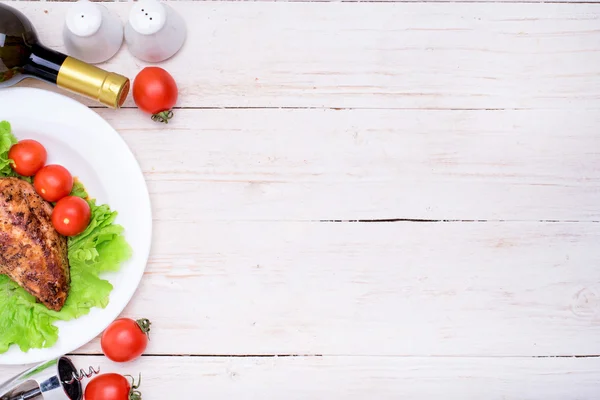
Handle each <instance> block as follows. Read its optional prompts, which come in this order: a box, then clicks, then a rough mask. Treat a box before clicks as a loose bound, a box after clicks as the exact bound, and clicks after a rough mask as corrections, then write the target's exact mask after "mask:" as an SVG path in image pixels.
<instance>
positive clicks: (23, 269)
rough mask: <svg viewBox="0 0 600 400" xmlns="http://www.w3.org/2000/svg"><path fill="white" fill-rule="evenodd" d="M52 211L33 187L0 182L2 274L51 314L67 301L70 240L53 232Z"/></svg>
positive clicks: (19, 182)
mask: <svg viewBox="0 0 600 400" xmlns="http://www.w3.org/2000/svg"><path fill="white" fill-rule="evenodd" d="M51 214H52V207H51V206H50V204H49V203H47V202H46V201H44V199H42V198H41V197H40V196H39V195H38V194H37V193H36V192H35V189H34V188H33V185H31V184H30V183H28V182H26V181H24V180H22V179H18V178H0V274H6V275H8V276H9V277H10V278H11V279H12V280H14V281H15V282H16V283H17V284H19V285H20V286H21V287H22V288H24V289H25V290H27V291H28V292H29V293H31V294H32V295H33V296H35V298H37V299H38V300H39V301H40V302H41V303H42V304H44V305H45V306H46V307H48V308H49V309H51V310H55V311H60V310H61V309H62V307H63V305H64V304H65V301H66V300H67V294H68V292H69V284H70V276H69V261H68V258H67V239H66V238H65V237H64V236H62V235H60V234H59V233H58V232H56V230H55V229H54V226H53V225H52V221H51V219H50V216H51Z"/></svg>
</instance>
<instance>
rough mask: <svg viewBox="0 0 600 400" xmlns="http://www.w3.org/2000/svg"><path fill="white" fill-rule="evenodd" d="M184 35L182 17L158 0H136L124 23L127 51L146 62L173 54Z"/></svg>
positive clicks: (183, 40)
mask: <svg viewBox="0 0 600 400" xmlns="http://www.w3.org/2000/svg"><path fill="white" fill-rule="evenodd" d="M185 39H186V27H185V21H184V20H183V18H182V17H181V15H179V13H177V12H176V11H175V10H174V9H173V8H172V7H171V6H169V5H167V4H166V3H164V2H161V1H160V0H139V1H137V2H135V4H134V5H133V6H132V8H131V10H130V13H129V19H128V21H127V24H126V25H125V42H126V43H127V47H128V49H129V52H130V53H131V54H132V55H133V56H134V57H136V58H139V59H140V60H143V61H147V62H154V63H156V62H161V61H164V60H166V59H168V58H171V57H172V56H173V55H175V54H176V53H177V52H178V51H179V49H181V47H182V46H183V43H184V42H185Z"/></svg>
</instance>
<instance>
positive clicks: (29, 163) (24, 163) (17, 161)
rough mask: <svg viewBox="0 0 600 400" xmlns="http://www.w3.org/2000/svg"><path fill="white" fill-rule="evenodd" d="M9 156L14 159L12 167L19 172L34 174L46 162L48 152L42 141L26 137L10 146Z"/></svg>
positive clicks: (28, 174) (23, 174)
mask: <svg viewBox="0 0 600 400" xmlns="http://www.w3.org/2000/svg"><path fill="white" fill-rule="evenodd" d="M8 158H9V160H12V163H11V167H12V169H13V170H14V171H15V172H16V173H17V174H19V175H22V176H33V175H35V173H36V172H38V171H39V170H40V169H41V168H42V167H43V166H44V164H46V160H47V158H48V153H47V152H46V148H45V147H44V146H43V145H42V144H41V143H40V142H38V141H36V140H33V139H24V140H21V141H19V142H18V143H17V144H14V145H13V146H12V147H11V148H10V150H9V151H8Z"/></svg>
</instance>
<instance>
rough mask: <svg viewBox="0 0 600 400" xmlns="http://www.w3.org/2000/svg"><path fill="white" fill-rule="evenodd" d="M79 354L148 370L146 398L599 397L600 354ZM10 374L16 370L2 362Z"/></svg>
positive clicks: (108, 366)
mask: <svg viewBox="0 0 600 400" xmlns="http://www.w3.org/2000/svg"><path fill="white" fill-rule="evenodd" d="M73 360H74V362H75V365H76V366H77V367H80V368H86V367H87V366H90V365H91V366H94V367H98V366H100V369H101V372H109V371H110V372H112V371H118V372H120V373H123V374H131V375H133V376H136V378H137V376H138V373H141V374H142V385H141V391H142V394H143V398H144V400H164V399H184V398H186V399H187V398H205V399H211V400H221V399H223V400H225V399H227V400H230V399H248V400H251V399H252V400H254V399H256V400H258V399H260V400H263V399H269V400H270V399H282V398H285V399H302V400H312V399H315V398H317V397H318V398H330V399H352V400H364V399H366V398H373V396H376V397H377V399H386V400H387V399H390V400H391V399H398V398H410V399H432V398H445V399H481V398H485V399H490V400H495V399H498V400H501V399H502V400H503V399H527V400H564V399H590V400H591V399H595V398H596V397H597V393H598V370H599V369H600V360H599V359H598V358H588V359H576V358H537V359H520V358H500V359H499V358H459V359H456V358H433V359H432V358H418V357H417V358H395V357H276V358H273V357H261V358H255V357H243V358H225V357H218V358H214V357H173V358H165V357H145V358H144V359H143V360H141V361H139V362H134V363H131V364H125V365H116V364H113V363H110V362H107V361H106V359H105V358H100V357H81V356H80V357H74V358H73ZM5 373H10V371H9V369H7V368H6V367H0V375H4V374H5ZM84 382H86V383H87V380H86V381H84ZM573 382H577V385H573Z"/></svg>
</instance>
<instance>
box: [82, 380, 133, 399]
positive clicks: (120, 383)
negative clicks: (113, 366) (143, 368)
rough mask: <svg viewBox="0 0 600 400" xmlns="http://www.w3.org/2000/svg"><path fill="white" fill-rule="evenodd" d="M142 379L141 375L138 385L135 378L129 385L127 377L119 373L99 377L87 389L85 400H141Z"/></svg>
mask: <svg viewBox="0 0 600 400" xmlns="http://www.w3.org/2000/svg"><path fill="white" fill-rule="evenodd" d="M126 376H128V375H126ZM141 378H142V377H141V375H140V379H139V381H138V384H137V385H136V384H135V381H134V380H133V378H131V383H129V381H128V380H127V379H126V378H125V376H123V375H120V374H117V373H108V374H102V375H98V376H96V377H95V378H92V380H91V381H90V382H89V383H88V384H87V386H86V387H85V395H84V397H85V400H141V399H142V394H141V393H140V391H139V390H137V389H138V388H139V387H140V383H141Z"/></svg>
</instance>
